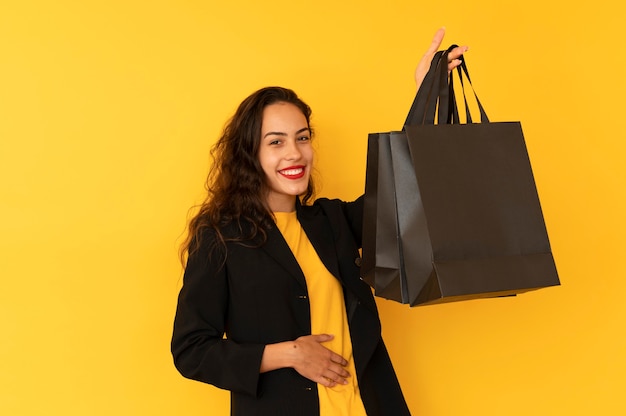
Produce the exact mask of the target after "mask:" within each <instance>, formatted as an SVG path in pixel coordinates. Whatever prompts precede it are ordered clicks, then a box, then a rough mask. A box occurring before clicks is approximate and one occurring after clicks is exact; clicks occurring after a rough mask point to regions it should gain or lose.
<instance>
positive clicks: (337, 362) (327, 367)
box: [293, 334, 350, 387]
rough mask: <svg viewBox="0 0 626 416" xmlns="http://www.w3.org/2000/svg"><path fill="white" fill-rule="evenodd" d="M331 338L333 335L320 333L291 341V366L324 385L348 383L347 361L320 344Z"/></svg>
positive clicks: (332, 385) (331, 385)
mask: <svg viewBox="0 0 626 416" xmlns="http://www.w3.org/2000/svg"><path fill="white" fill-rule="evenodd" d="M333 338H334V336H333V335H328V334H321V335H308V336H305V337H300V338H298V339H296V340H295V341H294V342H293V344H294V346H293V353H294V355H293V359H294V364H293V368H294V369H295V370H296V371H297V372H298V373H299V374H300V375H302V376H304V377H306V378H308V379H309V380H312V381H315V382H316V383H319V384H321V385H323V386H326V387H334V386H336V385H337V384H348V380H347V378H348V377H350V373H348V371H346V369H345V366H346V365H348V361H347V360H346V359H345V358H343V357H342V356H341V355H339V354H337V353H334V352H332V351H331V350H329V349H328V348H326V347H324V346H323V345H322V343H324V342H328V341H330V340H332V339H333Z"/></svg>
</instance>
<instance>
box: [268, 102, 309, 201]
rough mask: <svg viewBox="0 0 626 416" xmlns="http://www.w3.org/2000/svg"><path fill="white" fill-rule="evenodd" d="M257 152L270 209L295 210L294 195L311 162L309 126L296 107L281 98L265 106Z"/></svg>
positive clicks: (300, 191) (305, 183)
mask: <svg viewBox="0 0 626 416" xmlns="http://www.w3.org/2000/svg"><path fill="white" fill-rule="evenodd" d="M258 155H259V162H260V163H261V167H262V168H263V172H265V176H266V180H267V185H268V188H269V193H268V195H267V202H268V205H269V207H270V209H271V210H272V211H273V212H290V211H293V210H295V207H296V198H297V197H298V195H302V194H303V193H305V192H306V190H307V187H308V185H309V177H310V175H311V168H312V165H313V147H312V146H311V130H310V129H309V124H308V123H307V120H306V118H305V116H304V114H302V111H300V109H299V108H298V107H296V106H295V105H293V104H290V103H285V102H279V103H275V104H271V105H268V106H267V107H265V109H264V110H263V123H262V125H261V142H260V146H259V153H258Z"/></svg>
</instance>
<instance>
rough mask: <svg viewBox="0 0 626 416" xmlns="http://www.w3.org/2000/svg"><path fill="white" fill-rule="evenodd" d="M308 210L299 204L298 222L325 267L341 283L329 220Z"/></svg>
mask: <svg viewBox="0 0 626 416" xmlns="http://www.w3.org/2000/svg"><path fill="white" fill-rule="evenodd" d="M307 208H309V207H302V206H300V205H299V204H298V220H299V221H300V225H302V228H303V229H304V232H305V233H306V235H307V237H308V238H309V241H310V242H311V244H312V245H313V248H315V251H316V252H317V255H318V256H319V258H320V260H322V263H324V266H326V268H327V269H328V271H329V272H331V273H332V274H333V276H335V277H336V278H337V279H338V280H339V281H341V275H340V273H339V262H338V261H337V252H336V251H335V240H334V238H333V234H332V230H331V229H330V224H329V223H328V220H327V219H326V218H325V217H324V216H322V215H313V213H311V212H310V211H309V210H308V209H307Z"/></svg>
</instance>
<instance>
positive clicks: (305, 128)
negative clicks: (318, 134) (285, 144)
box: [263, 127, 311, 138]
mask: <svg viewBox="0 0 626 416" xmlns="http://www.w3.org/2000/svg"><path fill="white" fill-rule="evenodd" d="M305 131H308V132H309V133H310V132H311V129H310V128H308V127H303V128H301V129H300V130H298V131H297V132H296V135H298V134H300V133H304V132H305ZM267 136H287V133H285V132H282V131H268V132H267V133H265V135H263V138H266V137H267Z"/></svg>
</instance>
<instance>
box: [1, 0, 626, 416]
mask: <svg viewBox="0 0 626 416" xmlns="http://www.w3.org/2000/svg"><path fill="white" fill-rule="evenodd" d="M213 3H218V4H213ZM264 3H266V2H257V1H252V0H247V1H240V2H212V1H210V0H185V1H181V0H178V1H177V0H170V1H167V0H161V1H147V0H143V1H139V0H136V1H128V0H124V1H121V0H111V1H106V2H104V1H103V2H92V1H72V0H56V1H45V0H31V1H19V2H18V1H2V3H0V218H1V219H0V235H1V238H0V277H1V279H2V280H1V286H0V334H1V341H0V414H2V415H107V416H108V415H113V414H115V415H176V414H186V415H206V414H215V415H223V414H227V413H226V412H227V410H226V409H227V408H228V395H227V394H226V393H224V392H222V391H219V390H217V389H215V388H213V387H211V386H206V385H202V384H200V383H196V382H192V381H188V380H185V379H183V378H182V377H181V376H179V375H178V374H177V373H176V371H175V370H174V368H173V365H172V363H171V358H170V355H169V337H170V330H171V324H172V318H173V313H174V308H175V302H176V295H177V291H178V289H179V287H180V283H181V282H180V277H181V268H180V265H179V264H178V262H177V257H176V250H177V245H178V243H179V242H180V236H181V233H182V232H183V229H184V226H185V219H186V215H187V209H188V208H189V207H190V206H191V205H193V204H194V203H196V202H198V201H199V200H200V199H201V196H202V191H203V188H202V186H203V180H204V176H205V173H206V171H207V166H208V157H207V153H208V149H209V147H210V144H211V142H212V140H213V139H214V138H215V136H216V135H217V133H218V132H219V130H220V128H221V126H222V124H223V122H224V121H225V119H226V118H227V117H228V116H229V115H230V114H231V113H232V111H233V110H234V107H235V105H236V104H237V103H238V102H239V101H240V100H241V99H243V98H244V97H245V96H246V95H247V94H249V93H250V92H252V91H253V90H255V89H256V88H258V87H261V86H265V85H269V84H280V85H284V86H288V87H291V88H294V89H295V90H296V91H298V92H299V93H300V94H301V96H302V97H303V98H305V99H306V100H307V101H308V102H309V103H310V104H311V105H312V107H313V109H314V111H315V116H314V123H315V126H316V128H317V132H318V145H319V168H320V170H321V172H322V176H323V178H325V181H324V189H323V193H324V194H325V195H328V196H338V197H342V198H353V197H355V196H357V195H358V194H359V193H360V192H361V191H362V189H363V178H364V165H365V151H366V148H365V147H366V145H365V144H366V136H367V133H368V132H372V131H383V130H390V129H397V128H399V127H401V123H402V121H403V119H404V114H405V112H406V110H407V109H408V106H409V104H410V102H411V99H412V96H413V84H412V79H411V78H412V70H413V67H414V65H415V63H416V62H417V60H418V59H419V57H420V56H421V53H422V52H423V51H424V49H425V48H426V47H427V45H428V43H429V40H430V36H431V35H432V33H434V31H435V30H436V29H437V28H438V27H439V26H440V25H446V26H447V27H448V36H447V41H446V43H450V42H452V41H456V42H466V43H468V44H469V45H470V46H471V51H470V54H469V55H468V62H469V65H470V68H471V71H472V75H473V80H474V84H475V86H476V88H477V90H478V92H479V93H480V95H481V98H482V100H483V101H484V104H485V106H486V107H487V110H488V113H489V114H490V116H491V118H492V119H493V120H496V121H505V120H521V121H522V125H523V127H524V131H525V134H526V139H527V144H528V148H529V151H530V155H531V159H532V162H533V166H534V170H535V175H536V181H537V183H538V188H539V192H540V197H541V200H542V203H543V208H544V213H545V217H546V222H547V225H548V229H549V232H550V236H551V241H552V246H553V251H554V255H555V258H556V260H557V265H558V269H559V272H560V276H561V279H562V286H561V287H558V288H550V289H545V290H541V291H537V292H532V293H528V294H525V295H522V296H518V297H516V298H506V299H492V300H480V301H470V302H462V303H456V304H450V305H440V306H429V307H421V308H415V309H410V308H408V307H405V306H401V305H397V304H394V303H391V302H388V301H384V300H381V301H379V306H380V311H381V315H382V319H383V324H384V335H385V337H386V340H387V343H388V346H389V349H390V352H391V355H392V358H393V360H394V362H395V364H396V367H397V372H398V374H399V377H400V379H401V383H402V385H403V387H404V390H405V393H406V396H407V399H408V401H409V405H410V407H411V409H412V411H413V412H414V413H415V414H417V415H425V416H443V415H454V416H458V415H464V416H468V415H469V416H472V415H476V416H479V415H480V416H486V415H494V416H495V415H498V416H500V415H531V414H532V415H621V414H625V413H626V400H625V399H624V391H626V385H625V384H626V382H625V381H624V378H625V374H626V335H625V332H626V331H624V326H625V323H626V306H625V302H624V300H623V299H624V296H625V295H624V294H625V293H626V279H625V274H626V273H625V272H626V268H625V266H624V264H625V263H624V252H625V251H626V244H625V243H624V241H625V238H624V236H625V235H626V225H625V221H624V219H623V218H624V212H626V196H625V191H624V185H625V182H626V166H625V165H626V164H625V163H624V162H625V156H626V140H625V139H626V135H625V134H624V132H623V128H622V124H623V119H624V111H623V108H624V106H623V98H624V97H625V96H626V89H625V82H624V77H623V70H624V64H625V61H624V54H623V53H622V43H623V36H622V33H621V32H622V27H623V24H624V23H623V15H624V7H623V6H618V4H621V2H618V1H612V2H608V1H605V2H602V1H596V2H586V3H585V5H581V6H572V5H575V4H577V3H576V2H570V1H567V2H566V1H564V0H557V1H555V2H549V1H540V0H529V1H525V2H519V1H518V2H511V4H507V3H508V2H505V3H503V2H501V1H496V0H475V1H471V2H468V1H457V0H451V1H448V2H420V1H408V0H387V1H381V2H374V1H363V0H361V1H344V2H342V1H337V0H332V1H331V0H317V1H311V2H294V1H277V2H268V3H271V4H272V5H271V6H268V5H264ZM607 3H611V4H612V5H608V4H607ZM470 4H471V7H470ZM211 409H214V410H211Z"/></svg>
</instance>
